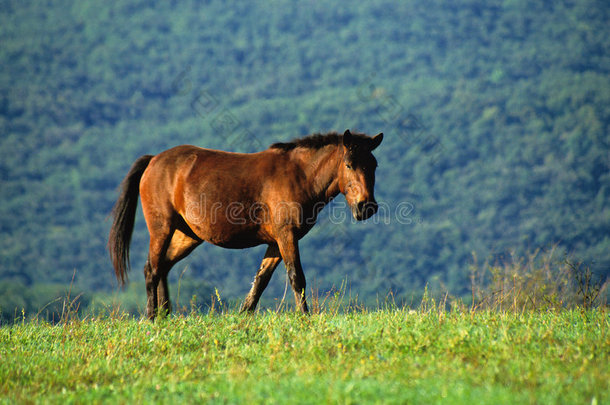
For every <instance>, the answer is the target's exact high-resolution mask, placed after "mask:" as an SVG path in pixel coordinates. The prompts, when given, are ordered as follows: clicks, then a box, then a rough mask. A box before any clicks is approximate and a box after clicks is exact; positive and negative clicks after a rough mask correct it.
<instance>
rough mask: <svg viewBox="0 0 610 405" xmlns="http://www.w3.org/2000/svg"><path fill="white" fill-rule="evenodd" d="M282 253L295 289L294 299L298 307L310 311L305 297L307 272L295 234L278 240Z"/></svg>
mask: <svg viewBox="0 0 610 405" xmlns="http://www.w3.org/2000/svg"><path fill="white" fill-rule="evenodd" d="M278 245H279V248H280V253H281V255H282V258H283V259H284V263H285V264H286V270H287V271H288V279H289V280H290V285H291V286H292V290H293V291H294V299H295V302H296V306H297V308H299V309H300V310H301V312H303V313H308V312H309V309H308V308H307V301H306V299H305V287H306V281H305V274H303V267H301V258H300V256H299V245H298V241H297V239H296V238H295V237H294V236H293V235H289V236H287V237H284V238H282V239H281V240H280V241H278Z"/></svg>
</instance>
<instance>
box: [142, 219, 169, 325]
mask: <svg viewBox="0 0 610 405" xmlns="http://www.w3.org/2000/svg"><path fill="white" fill-rule="evenodd" d="M149 228H151V227H149ZM152 229H154V230H155V231H154V232H152V231H150V245H149V248H148V260H147V261H146V265H145V266H144V280H145V282H146V315H147V316H148V318H149V319H155V316H156V315H157V310H158V308H159V304H161V305H162V307H166V306H169V292H168V291H167V286H166V285H167V273H168V271H164V269H163V265H164V261H165V260H164V258H165V252H166V250H167V245H168V244H169V235H170V233H171V232H170V231H169V229H168V230H165V229H163V228H161V227H155V228H152ZM164 284H165V285H164ZM159 291H161V292H162V294H161V295H162V297H161V300H160V299H159ZM164 291H165V293H164ZM166 295H167V299H166V298H165V296H166ZM160 301H161V302H160Z"/></svg>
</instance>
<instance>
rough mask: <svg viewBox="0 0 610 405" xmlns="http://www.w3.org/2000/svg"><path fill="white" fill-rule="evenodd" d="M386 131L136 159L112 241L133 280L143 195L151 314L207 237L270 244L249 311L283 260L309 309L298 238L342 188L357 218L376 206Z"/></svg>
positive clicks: (299, 300) (123, 276)
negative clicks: (177, 269)
mask: <svg viewBox="0 0 610 405" xmlns="http://www.w3.org/2000/svg"><path fill="white" fill-rule="evenodd" d="M382 140H383V133H379V134H378V135H376V136H374V137H371V136H368V135H366V134H362V133H354V134H352V133H351V132H350V131H349V130H346V131H345V132H344V133H343V135H341V134H339V133H336V132H330V133H327V134H313V135H309V136H306V137H304V138H300V139H296V140H293V141H291V142H286V143H275V144H273V145H271V146H270V147H269V148H268V149H266V150H263V151H260V152H256V153H233V152H225V151H219V150H212V149H203V148H199V147H196V146H191V145H181V146H177V147H174V148H172V149H168V150H166V151H164V152H161V153H159V154H158V155H144V156H142V157H140V158H138V159H137V160H136V161H135V162H134V163H133V165H132V167H131V169H130V170H129V172H128V173H127V176H126V177H125V178H124V180H123V181H122V183H121V186H120V191H119V197H118V200H117V201H116V203H115V205H114V208H113V209H112V213H111V215H112V217H113V221H112V227H111V229H110V235H109V239H108V250H109V253H110V258H111V261H112V264H113V267H114V271H115V275H116V278H117V280H118V282H119V284H120V285H125V283H126V282H127V273H128V270H129V268H130V263H129V245H130V242H131V236H132V233H133V227H134V222H135V214H136V209H137V205H138V196H139V197H140V199H141V204H142V211H143V213H144V218H145V220H146V225H147V228H148V232H149V234H150V244H149V250H148V259H147V261H146V264H145V266H144V277H145V282H146V296H147V301H146V311H147V316H148V318H149V319H151V320H154V319H155V317H156V316H157V315H158V314H161V313H163V314H168V313H170V312H171V305H170V297H169V289H168V282H167V276H168V273H169V271H170V269H171V268H172V266H174V265H175V264H176V263H177V262H179V261H180V260H181V259H183V258H185V257H186V256H187V255H188V254H190V253H191V252H192V251H193V250H194V249H195V248H196V247H197V246H199V245H200V244H202V243H203V242H209V243H211V244H214V245H217V246H221V247H224V248H230V249H244V248H249V247H253V246H258V245H262V244H266V245H267V250H266V252H265V256H264V258H263V260H262V262H261V265H260V267H259V269H258V271H257V272H256V275H255V277H254V281H253V283H252V287H251V289H250V291H249V293H248V294H247V296H246V298H245V300H244V302H243V305H242V306H241V312H246V311H247V312H253V311H254V310H255V308H256V306H257V304H258V301H259V298H260V296H261V294H262V293H263V290H264V289H265V287H266V286H267V284H268V283H269V280H270V278H271V276H272V275H273V272H274V270H275V269H276V267H277V266H278V264H279V263H280V262H281V261H282V260H283V261H284V263H285V266H286V270H287V272H288V279H289V281H290V285H291V287H292V290H293V292H294V297H295V303H296V308H297V309H300V311H301V312H303V313H307V312H308V307H307V302H306V298H305V287H306V281H305V275H304V273H303V268H302V267H301V260H300V256H299V246H298V242H299V240H300V239H301V238H303V237H304V236H305V235H306V234H307V232H309V230H310V229H311V228H312V227H313V226H314V225H315V223H316V219H317V216H318V214H319V212H320V211H321V210H322V208H324V206H325V205H326V204H328V203H329V202H330V201H331V200H333V198H335V197H336V196H337V195H339V193H342V194H343V195H344V196H345V198H346V201H347V203H348V205H349V207H350V209H351V212H352V215H353V217H354V218H355V219H356V220H358V221H362V220H365V219H368V218H369V217H371V216H372V215H374V214H375V213H376V212H377V209H378V206H377V202H376V201H375V197H374V185H375V169H376V167H377V161H376V159H375V157H374V156H373V154H372V151H373V150H374V149H375V148H377V146H379V144H380V143H381V141H382Z"/></svg>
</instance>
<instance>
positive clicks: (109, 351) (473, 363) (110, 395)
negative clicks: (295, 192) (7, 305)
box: [0, 309, 610, 404]
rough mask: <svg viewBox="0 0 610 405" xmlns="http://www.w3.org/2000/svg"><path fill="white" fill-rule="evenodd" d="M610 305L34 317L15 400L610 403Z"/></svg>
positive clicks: (15, 343) (15, 339)
mask: <svg viewBox="0 0 610 405" xmlns="http://www.w3.org/2000/svg"><path fill="white" fill-rule="evenodd" d="M609 324H610V321H609V318H608V313H607V311H606V310H604V309H595V310H589V311H581V310H563V311H554V312H544V313H542V312H537V313H536V312H529V313H527V312H526V313H508V312H504V313H502V312H491V311H479V312H469V311H455V312H446V311H442V310H436V309H433V310H428V311H423V310H420V311H413V310H408V309H385V310H377V311H362V312H352V313H346V314H334V313H331V312H330V311H328V312H322V313H320V314H315V315H312V316H308V317H306V316H301V315H298V314H294V313H279V314H278V313H274V312H266V313H259V314H256V315H254V316H245V315H238V314H235V313H231V312H229V313H225V314H221V315H219V314H210V315H199V314H192V315H189V316H183V315H179V316H171V317H169V318H167V319H161V320H159V321H157V322H155V323H151V322H148V321H145V320H137V319H130V318H127V317H121V316H118V317H117V316H115V317H112V316H108V317H103V318H100V319H92V318H87V319H85V320H69V321H66V322H64V323H61V324H58V325H51V324H48V323H44V322H36V321H25V322H22V323H17V324H14V325H11V326H3V327H1V328H0V394H1V395H2V400H3V402H7V403H9V402H13V401H16V402H45V403H47V402H51V403H66V402H68V403H71V402H73V403H90V402H112V403H114V402H117V401H118V402H124V403H130V402H132V401H137V402H144V401H147V402H148V401H154V402H162V403H181V402H178V401H188V402H192V401H212V402H220V403H316V404H317V403H426V404H427V403H440V402H442V403H489V404H492V403H493V404H499V403H511V404H514V403H544V404H548V403H571V404H574V403H599V404H603V403H609V402H610V389H609V386H608V381H609V380H610V370H609V351H610V341H609V334H608V330H609Z"/></svg>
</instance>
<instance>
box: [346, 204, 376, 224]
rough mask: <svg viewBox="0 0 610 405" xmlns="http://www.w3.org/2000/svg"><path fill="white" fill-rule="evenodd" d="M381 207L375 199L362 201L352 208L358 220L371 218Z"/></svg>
mask: <svg viewBox="0 0 610 405" xmlns="http://www.w3.org/2000/svg"><path fill="white" fill-rule="evenodd" d="M378 209H379V207H378V206H377V203H376V202H375V201H360V202H359V203H358V204H356V207H355V208H354V209H352V214H353V215H354V218H356V220H358V221H363V220H365V219H369V218H370V217H372V216H373V215H375V214H376V213H377V210H378Z"/></svg>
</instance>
